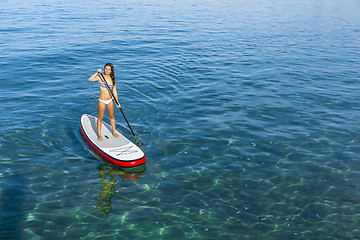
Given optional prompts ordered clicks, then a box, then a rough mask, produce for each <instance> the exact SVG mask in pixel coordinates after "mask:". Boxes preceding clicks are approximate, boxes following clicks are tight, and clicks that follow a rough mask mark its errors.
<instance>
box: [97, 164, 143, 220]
mask: <svg viewBox="0 0 360 240" xmlns="http://www.w3.org/2000/svg"><path fill="white" fill-rule="evenodd" d="M145 170H146V165H145V164H142V165H139V166H136V167H132V168H124V169H122V168H118V167H112V166H101V167H99V175H100V182H102V183H104V185H103V186H102V187H101V192H100V196H99V197H97V198H96V200H98V201H99V202H100V203H99V205H98V206H97V207H96V208H95V209H94V210H93V212H95V211H96V210H101V213H103V214H104V215H108V214H109V213H110V211H111V209H112V207H111V198H112V197H113V196H114V195H115V194H116V188H117V185H118V184H119V183H120V182H116V174H118V175H119V176H120V177H121V178H122V179H123V180H124V179H127V180H138V179H141V177H140V176H139V175H142V174H144V173H145ZM107 177H108V178H109V179H108V180H107Z"/></svg>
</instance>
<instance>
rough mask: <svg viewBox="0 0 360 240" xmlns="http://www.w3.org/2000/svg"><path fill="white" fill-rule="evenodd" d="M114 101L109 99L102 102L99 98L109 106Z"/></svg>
mask: <svg viewBox="0 0 360 240" xmlns="http://www.w3.org/2000/svg"><path fill="white" fill-rule="evenodd" d="M112 100H113V98H111V99H109V100H102V99H100V98H99V101H100V102H102V103H105V105H108V104H109V103H111V102H112Z"/></svg>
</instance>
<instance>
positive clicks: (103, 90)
mask: <svg viewBox="0 0 360 240" xmlns="http://www.w3.org/2000/svg"><path fill="white" fill-rule="evenodd" d="M102 72H103V71H102V69H98V70H97V72H96V73H94V74H93V75H91V76H90V77H89V81H91V82H94V81H98V82H99V87H100V97H99V101H98V119H97V131H98V140H99V141H102V140H103V138H102V137H101V124H102V120H103V118H104V114H105V110H106V108H107V110H108V114H109V118H110V124H111V128H112V133H113V135H114V136H115V137H117V138H118V137H120V136H119V135H117V134H116V128H115V117H114V102H113V98H112V96H111V93H110V92H109V90H108V89H107V86H106V84H105V83H104V82H103V81H102V79H101V77H100V76H99V75H98V74H99V73H102ZM104 77H105V80H106V82H107V84H108V85H109V87H110V89H111V90H112V92H113V94H114V97H115V98H116V100H118V94H117V91H116V78H115V71H114V66H113V65H112V64H111V63H107V64H105V66H104ZM117 102H119V101H117ZM117 107H120V105H117Z"/></svg>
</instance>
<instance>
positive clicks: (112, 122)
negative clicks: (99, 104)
mask: <svg viewBox="0 0 360 240" xmlns="http://www.w3.org/2000/svg"><path fill="white" fill-rule="evenodd" d="M107 110H108V114H109V118H110V125H111V128H112V132H113V135H114V136H115V137H117V138H118V137H120V136H119V135H117V134H116V126H115V117H114V102H113V101H112V102H111V103H109V104H108V105H107Z"/></svg>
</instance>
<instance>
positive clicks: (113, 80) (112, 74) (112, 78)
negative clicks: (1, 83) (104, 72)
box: [104, 63, 116, 86]
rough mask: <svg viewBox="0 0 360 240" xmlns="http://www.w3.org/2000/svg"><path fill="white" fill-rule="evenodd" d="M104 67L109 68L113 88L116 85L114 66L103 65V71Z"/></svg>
mask: <svg viewBox="0 0 360 240" xmlns="http://www.w3.org/2000/svg"><path fill="white" fill-rule="evenodd" d="M106 66H109V67H111V73H110V77H111V80H112V83H113V85H114V86H115V85H116V78H115V70H114V65H112V63H107V64H105V66H104V69H105V67H106Z"/></svg>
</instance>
